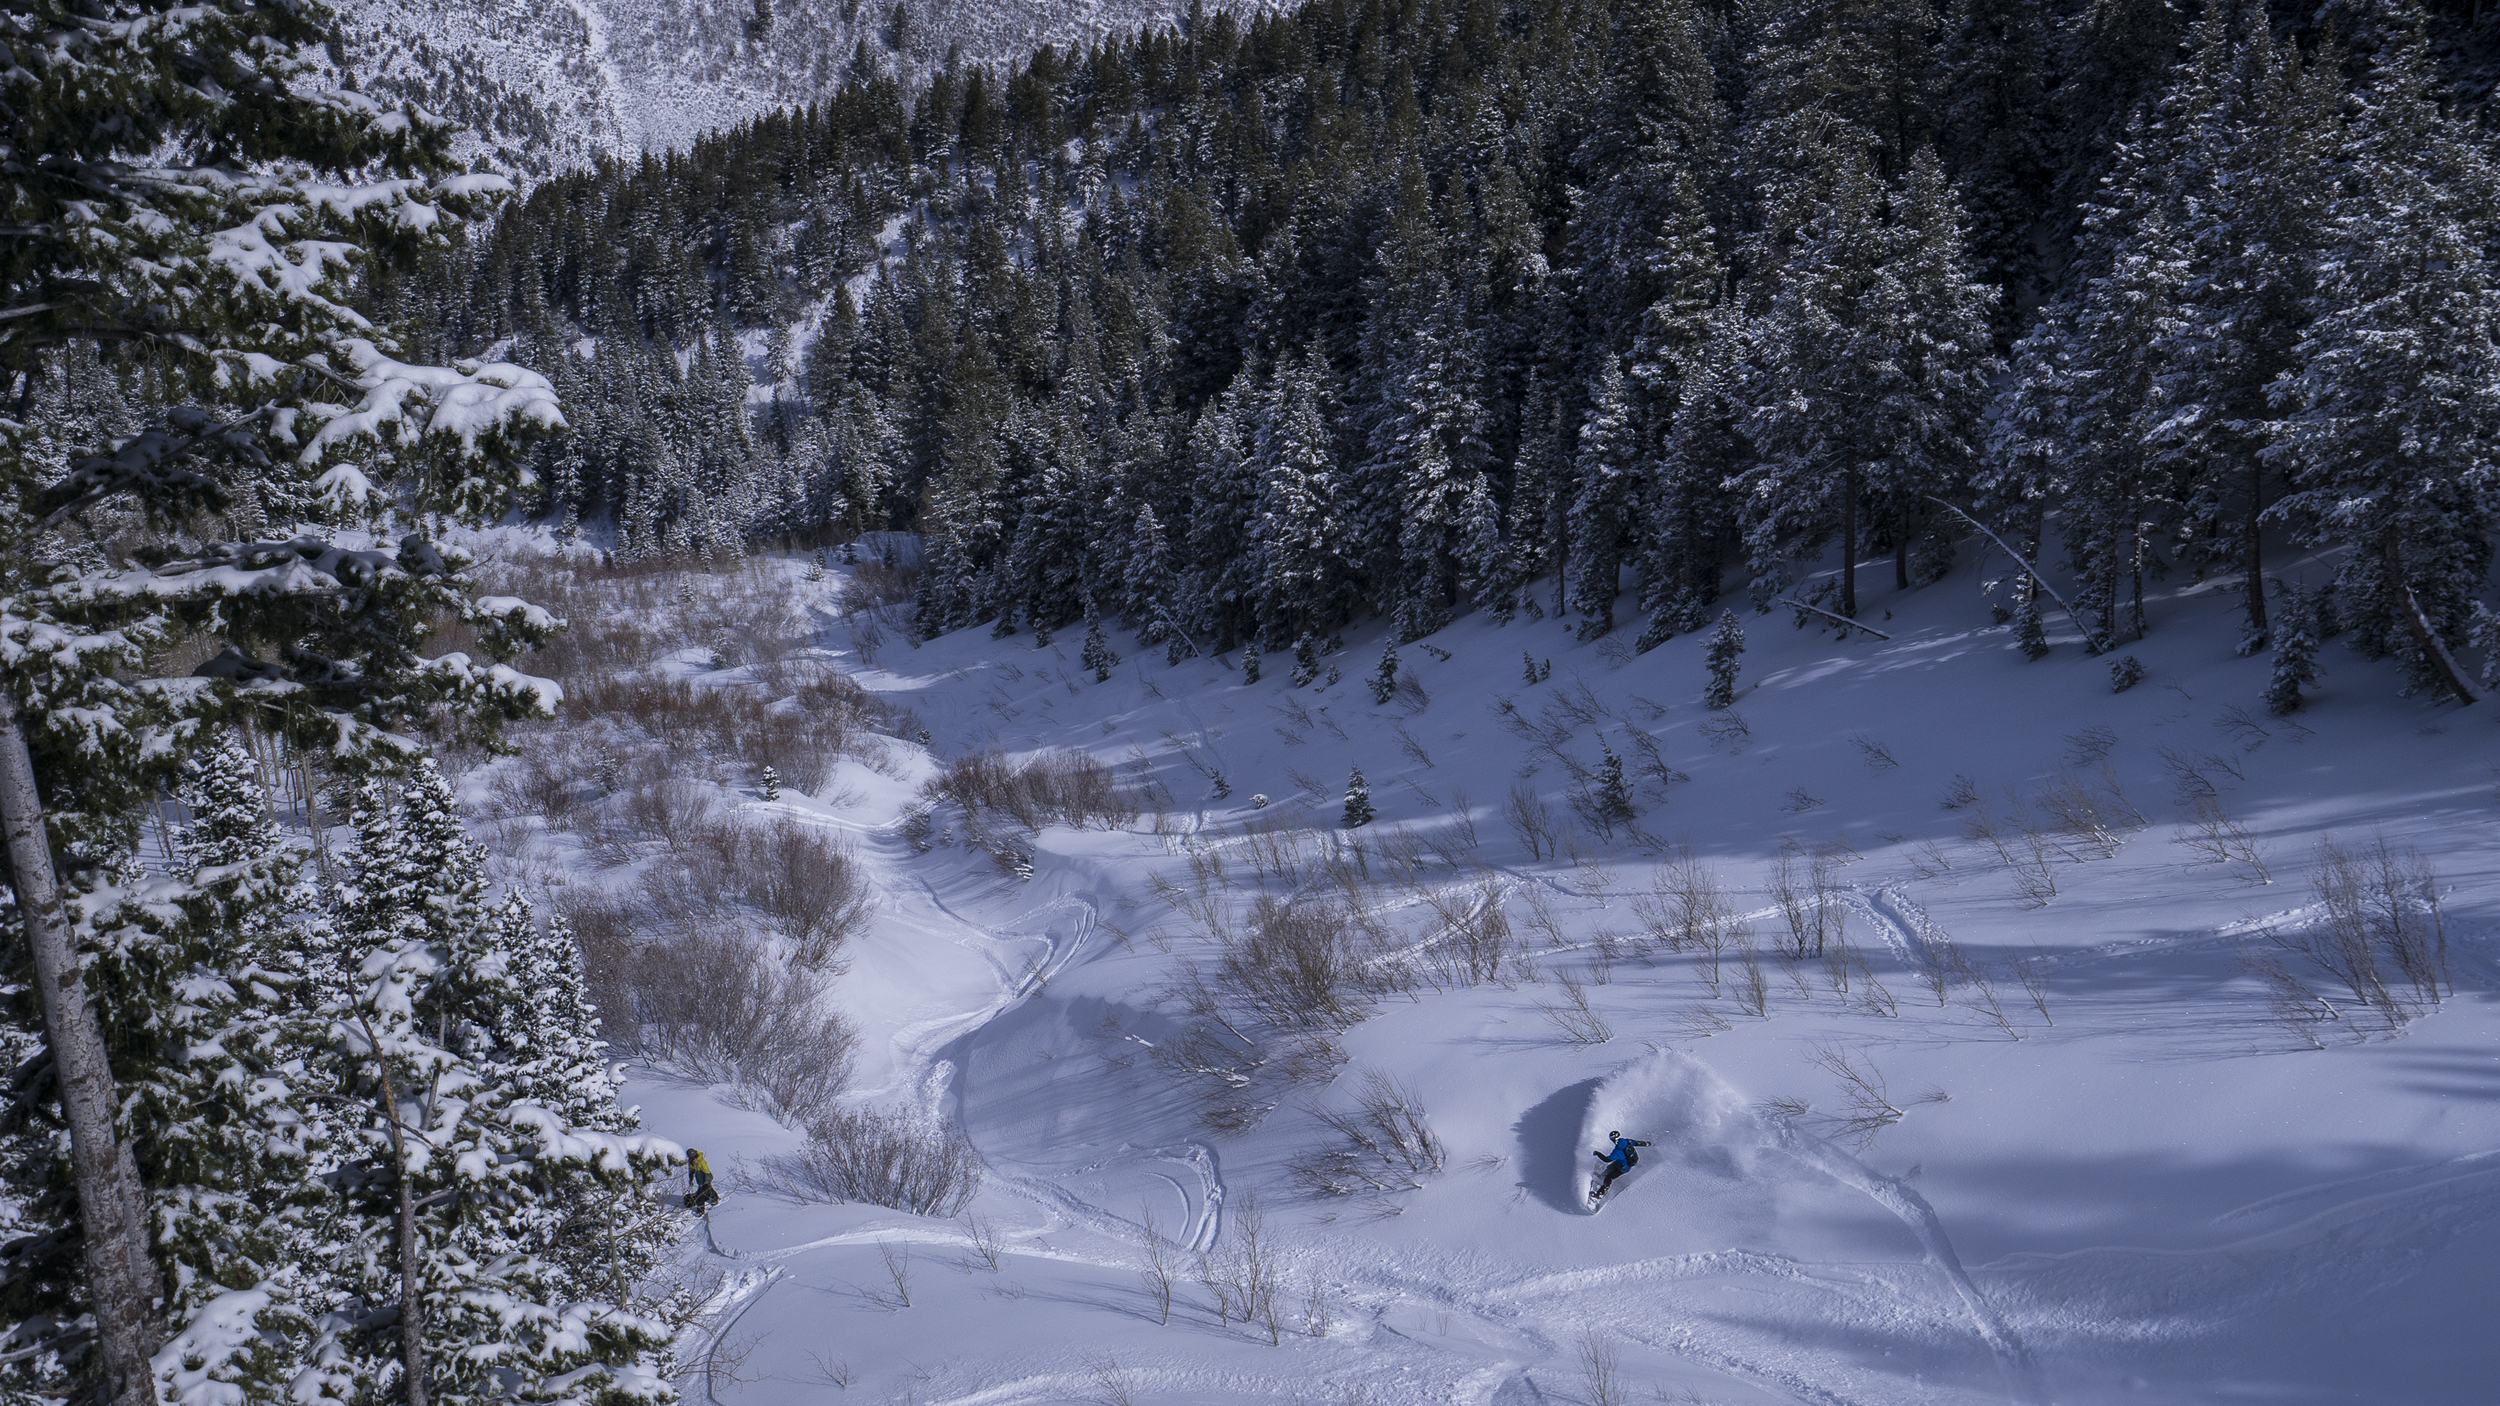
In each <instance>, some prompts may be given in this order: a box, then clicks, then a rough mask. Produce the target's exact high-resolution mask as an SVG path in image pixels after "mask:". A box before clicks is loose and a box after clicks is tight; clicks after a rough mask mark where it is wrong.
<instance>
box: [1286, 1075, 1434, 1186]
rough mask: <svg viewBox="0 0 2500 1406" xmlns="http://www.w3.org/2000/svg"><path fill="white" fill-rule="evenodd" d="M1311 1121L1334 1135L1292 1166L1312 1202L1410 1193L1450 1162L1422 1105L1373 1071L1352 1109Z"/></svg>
mask: <svg viewBox="0 0 2500 1406" xmlns="http://www.w3.org/2000/svg"><path fill="white" fill-rule="evenodd" d="M1313 1116H1314V1117H1316V1118H1317V1119H1318V1120H1319V1122H1320V1124H1321V1126H1323V1127H1325V1128H1327V1129H1328V1130H1329V1131H1330V1132H1331V1133H1334V1134H1335V1135H1336V1137H1335V1139H1334V1140H1333V1141H1331V1142H1329V1143H1327V1144H1325V1145H1322V1146H1320V1147H1315V1148H1312V1149H1310V1150H1309V1151H1307V1152H1305V1153H1303V1154H1302V1155H1300V1156H1298V1157H1296V1158H1295V1159H1294V1160H1293V1163H1292V1166H1293V1174H1294V1180H1295V1182H1296V1183H1297V1184H1299V1185H1300V1186H1301V1187H1302V1188H1303V1189H1304V1190H1305V1191H1308V1192H1309V1193H1311V1194H1312V1195H1313V1196H1357V1195H1362V1194H1365V1193H1375V1192H1391V1191H1412V1190H1415V1189H1416V1188H1418V1187H1421V1186H1422V1185H1423V1184H1424V1179H1425V1178H1426V1177H1429V1176H1431V1175H1432V1174H1433V1173H1435V1172H1438V1171H1440V1170H1441V1169H1442V1167H1443V1166H1444V1165H1446V1164H1447V1163H1448V1161H1449V1150H1448V1149H1447V1148H1445V1147H1443V1146H1442V1145H1441V1139H1440V1138H1439V1137H1437V1136H1436V1135H1434V1133H1433V1131H1432V1127H1431V1124H1430V1123H1428V1122H1427V1121H1425V1118H1424V1105H1423V1100H1422V1099H1421V1098H1420V1097H1418V1096H1417V1095H1416V1093H1415V1091H1414V1090H1413V1089H1411V1088H1408V1087H1406V1086H1404V1085H1402V1084H1400V1083H1398V1082H1397V1081H1396V1080H1394V1079H1391V1078H1389V1077H1388V1076H1387V1075H1385V1074H1382V1073H1380V1072H1379V1071H1377V1070H1373V1071H1370V1072H1367V1073H1366V1074H1365V1075H1364V1076H1363V1082H1362V1088H1361V1089H1360V1091H1359V1092H1357V1093H1356V1095H1355V1100H1354V1107H1353V1108H1351V1109H1318V1110H1314V1112H1313Z"/></svg>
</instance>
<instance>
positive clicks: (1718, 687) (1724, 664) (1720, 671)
mask: <svg viewBox="0 0 2500 1406" xmlns="http://www.w3.org/2000/svg"><path fill="white" fill-rule="evenodd" d="M1744 657H1745V627H1744V626H1742V625H1740V624H1738V623H1736V612H1735V611H1733V610H1722V611H1720V612H1719V627H1718V628H1717V629H1715V630H1712V631H1711V632H1710V647H1709V651H1708V654H1707V655H1706V658H1707V659H1708V661H1709V664H1710V687H1709V688H1708V689H1706V690H1704V691H1703V693H1702V695H1701V702H1702V706H1703V707H1705V708H1713V709H1716V708H1733V707H1735V706H1736V671H1737V667H1738V661H1739V660H1741V659H1743V658H1744Z"/></svg>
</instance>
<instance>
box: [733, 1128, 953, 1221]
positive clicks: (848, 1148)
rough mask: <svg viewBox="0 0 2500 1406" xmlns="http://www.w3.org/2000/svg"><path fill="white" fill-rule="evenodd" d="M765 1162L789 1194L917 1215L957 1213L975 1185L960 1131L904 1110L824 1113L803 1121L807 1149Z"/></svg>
mask: <svg viewBox="0 0 2500 1406" xmlns="http://www.w3.org/2000/svg"><path fill="white" fill-rule="evenodd" d="M765 1165H766V1170H767V1175H768V1176H770V1177H771V1179H772V1182H773V1184H774V1186H775V1187H776V1188H777V1189H779V1190H780V1191H782V1192H783V1193H785V1194H787V1195H791V1196H796V1197H799V1198H801V1199H805V1200H814V1201H833V1202H846V1201H856V1202H866V1203H867V1204H869V1205H872V1206H885V1207H889V1208H891V1209H893V1210H897V1211H909V1212H911V1213H912V1214H914V1215H920V1216H952V1215H955V1214H957V1213H958V1212H960V1211H962V1210H963V1208H964V1206H965V1205H966V1204H967V1203H969V1202H970V1201H971V1200H972V1198H973V1196H974V1195H975V1194H976V1193H978V1192H979V1191H980V1189H981V1159H980V1157H979V1155H978V1154H976V1153H975V1152H974V1151H973V1150H972V1144H971V1142H970V1141H969V1140H967V1139H966V1138H965V1137H964V1135H963V1132H962V1130H961V1129H958V1128H956V1127H954V1126H953V1125H951V1124H943V1123H935V1122H931V1121H928V1120H926V1119H922V1118H917V1117H914V1116H912V1115H910V1114H908V1113H874V1112H828V1113H826V1114H824V1115H822V1116H820V1117H818V1118H816V1119H813V1120H811V1122H810V1123H809V1125H808V1144H807V1146H806V1147H804V1148H801V1149H800V1150H799V1151H797V1152H791V1153H785V1154H783V1155H781V1156H778V1157H775V1158H772V1159H771V1160H770V1161H769V1162H767V1163H766V1164H765Z"/></svg>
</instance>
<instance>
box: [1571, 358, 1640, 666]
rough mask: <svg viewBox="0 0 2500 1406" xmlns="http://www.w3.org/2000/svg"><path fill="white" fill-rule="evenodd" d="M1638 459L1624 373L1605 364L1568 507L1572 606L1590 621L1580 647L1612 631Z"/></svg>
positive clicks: (1628, 538) (1582, 629)
mask: <svg viewBox="0 0 2500 1406" xmlns="http://www.w3.org/2000/svg"><path fill="white" fill-rule="evenodd" d="M1641 457H1642V456H1641V449H1640V434H1639V428H1638V426H1637V425H1635V424H1634V423H1633V419H1632V406H1631V400H1630V397H1629V395H1628V394H1627V392H1626V389H1625V383H1624V379H1623V368H1622V367H1621V366H1620V365H1618V364H1616V363H1615V362H1614V361H1612V360H1609V361H1608V362H1607V363H1606V365H1605V367H1604V369H1603V370H1602V371H1601V373H1600V374H1599V377H1598V382H1597V387H1596V391H1595V396H1594V399H1593V402H1592V404H1591V405H1590V407H1589V418H1588V423H1587V425H1586V426H1584V427H1583V428H1582V429H1581V431H1580V453H1579V463H1578V478H1579V491H1578V492H1577V493H1575V494H1574V495H1573V496H1572V499H1571V528H1570V533H1571V565H1570V572H1571V606H1572V608H1573V609H1574V610H1577V611H1579V612H1580V613H1581V614H1582V615H1584V616H1587V617H1588V618H1587V619H1586V620H1584V621H1582V622H1581V625H1580V637H1581V638H1582V639H1595V638H1596V637H1597V636H1599V635H1602V634H1605V633H1606V632H1607V631H1609V630H1612V629H1613V628H1614V627H1615V596H1616V595H1617V593H1618V592H1619V591H1620V589H1621V586H1620V584H1619V583H1620V579H1621V576H1622V571H1623V563H1624V560H1625V558H1626V556H1627V555H1628V554H1629V548H1630V546H1631V543H1632V540H1633V532H1634V531H1635V527H1636V524H1635V518H1634V513H1635V505H1636V504H1637V502H1638V500H1639V495H1640V491H1641V485H1642V475H1641V467H1642V465H1641Z"/></svg>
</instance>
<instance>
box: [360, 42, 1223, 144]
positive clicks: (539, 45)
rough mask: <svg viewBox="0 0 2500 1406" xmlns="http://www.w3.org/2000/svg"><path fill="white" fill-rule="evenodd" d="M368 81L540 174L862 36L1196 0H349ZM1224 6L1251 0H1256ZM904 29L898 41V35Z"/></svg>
mask: <svg viewBox="0 0 2500 1406" xmlns="http://www.w3.org/2000/svg"><path fill="white" fill-rule="evenodd" d="M337 8H338V11H339V16H340V24H341V29H342V32H343V37H344V40H345V47H346V52H347V56H348V58H349V61H350V66H351V68H352V70H353V71H354V72H355V73H356V75H357V77H358V81H359V82H360V83H362V84H363V85H364V86H366V87H368V88H370V89H372V90H374V91H377V92H382V93H387V94H390V95H393V96H395V97H401V98H406V99H410V100H414V101H416V102H419V103H421V104H423V105H425V106H427V107H429V108H431V109H432V110H434V111H437V112H442V113H445V114H447V115H449V116H450V117H452V118H453V119H455V120H456V121H458V122H460V123H461V124H462V125H464V126H465V127H467V128H468V129H469V136H468V138H467V139H466V147H465V154H467V155H470V156H474V157H482V158H484V159H486V160H488V161H490V162H492V163H493V164H495V165H498V166H500V167H502V168H504V169H507V170H512V171H518V172H526V173H532V174H543V173H545V172H548V171H553V170H560V169H565V168H569V167H573V166H578V165H580V164H582V163H584V162H585V161H587V160H588V159H590V158H591V157H592V156H595V155H597V154H599V153H602V152H610V153H624V154H632V153H635V152H640V151H645V150H658V151H665V150H669V149H671V148H679V147H684V146H686V145H687V144H688V143H690V142H691V141H692V140H693V139H694V138H695V137H697V136H699V135H701V134H702V133H704V132H706V131H710V130H712V129H714V128H718V127H723V126H727V125H730V124H732V123H735V122H739V121H743V120H745V119H746V118H749V117H753V116H755V115H756V114H758V113H761V112H765V111H769V110H771V109H772V108H775V107H783V106H790V105H798V104H805V103H808V102H810V101H813V100H815V99H817V98H820V97H823V96H824V95H826V94H827V93H830V92H831V91H833V89H834V88H835V87H837V86H838V85H839V84H840V83H841V82H842V81H843V79H844V78H845V77H846V76H847V74H848V70H849V66H850V63H851V60H852V57H853V55H854V53H855V52H856V50H857V48H858V46H859V45H860V44H861V43H863V42H864V43H865V44H866V45H867V46H868V52H869V54H870V56H871V58H872V59H873V60H875V61H876V62H877V63H879V64H880V65H889V66H891V67H893V68H894V69H895V70H897V71H900V72H904V73H913V72H920V71H924V70H926V69H927V68H928V67H929V66H931V65H932V64H934V63H937V62H941V61H943V60H944V58H945V56H946V54H947V52H948V50H949V49H950V48H952V47H954V46H957V45H960V46H961V47H962V50H963V53H964V55H965V57H967V58H970V59H974V60H983V59H998V58H1003V57H1006V56H1009V55H1013V54H1017V53H1022V52H1026V51H1029V50H1031V49H1032V48H1034V47H1036V46H1038V45H1040V44H1044V43H1067V42H1071V41H1083V40H1090V39H1094V38H1097V37H1099V36H1101V35H1104V34H1107V33H1111V32H1113V31H1116V30H1126V29H1135V28H1136V27H1137V26H1139V25H1141V24H1151V23H1161V22H1166V21H1170V20H1173V19H1176V18H1178V17H1180V16H1182V15H1185V14H1186V13H1187V10H1188V7H1187V5H1186V4H1175V3H1172V0H946V3H943V4H920V5H912V6H910V7H909V10H910V19H909V22H908V24H907V25H906V28H905V32H904V33H903V34H902V35H900V36H897V35H896V34H895V32H894V30H893V27H892V19H893V15H894V10H895V7H894V6H893V5H892V4H891V3H881V2H880V0H562V3H558V4H531V3H525V2H524V0H339V3H338V7H337ZM1211 8H1235V9H1250V8H1255V6H1254V5H1248V4H1245V5H1237V6H1223V7H1211ZM898 37H899V38H901V40H902V43H901V44H900V45H899V46H897V45H896V44H895V43H894V42H893V41H894V40H895V39H896V38H898Z"/></svg>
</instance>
